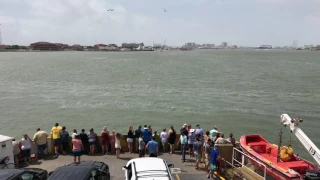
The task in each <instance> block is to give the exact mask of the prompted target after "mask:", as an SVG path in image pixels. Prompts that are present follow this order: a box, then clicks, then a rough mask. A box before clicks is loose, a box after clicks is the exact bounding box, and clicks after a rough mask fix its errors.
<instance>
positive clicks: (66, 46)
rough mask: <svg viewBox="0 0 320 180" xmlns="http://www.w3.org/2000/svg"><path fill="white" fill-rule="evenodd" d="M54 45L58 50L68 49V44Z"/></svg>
mask: <svg viewBox="0 0 320 180" xmlns="http://www.w3.org/2000/svg"><path fill="white" fill-rule="evenodd" d="M54 44H55V45H56V46H57V48H58V49H59V50H64V49H67V48H68V44H62V43H54Z"/></svg>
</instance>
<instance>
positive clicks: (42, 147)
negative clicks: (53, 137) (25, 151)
mask: <svg viewBox="0 0 320 180" xmlns="http://www.w3.org/2000/svg"><path fill="white" fill-rule="evenodd" d="M46 148H47V144H42V145H38V155H39V156H40V157H43V155H44V153H43V152H44V150H45V149H46Z"/></svg>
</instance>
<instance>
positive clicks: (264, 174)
mask: <svg viewBox="0 0 320 180" xmlns="http://www.w3.org/2000/svg"><path fill="white" fill-rule="evenodd" d="M236 153H240V154H241V155H242V156H241V159H242V161H241V162H239V161H238V160H237V159H236V158H235V156H236ZM245 157H247V158H249V159H250V160H252V161H255V162H256V163H257V164H259V165H260V166H263V167H264V172H263V177H262V176H261V175H260V174H258V173H256V172H254V171H253V170H252V169H250V168H248V167H247V166H245V164H244V163H245V162H244V160H245ZM234 162H237V163H238V164H240V165H241V167H244V168H247V169H248V170H250V171H252V172H253V173H255V174H256V175H258V176H260V177H262V178H264V179H267V166H266V165H265V164H262V163H261V162H259V161H257V160H256V159H255V158H252V157H251V156H249V155H248V154H245V153H244V152H242V151H240V150H239V149H237V148H233V153H232V166H233V167H235V165H234Z"/></svg>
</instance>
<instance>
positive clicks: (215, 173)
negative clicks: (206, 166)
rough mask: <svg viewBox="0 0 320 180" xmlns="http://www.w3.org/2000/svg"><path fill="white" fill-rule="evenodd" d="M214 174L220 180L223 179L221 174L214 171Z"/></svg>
mask: <svg viewBox="0 0 320 180" xmlns="http://www.w3.org/2000/svg"><path fill="white" fill-rule="evenodd" d="M214 175H216V176H217V177H218V178H220V179H221V180H225V179H224V178H223V177H222V176H220V175H219V174H218V173H217V172H214Z"/></svg>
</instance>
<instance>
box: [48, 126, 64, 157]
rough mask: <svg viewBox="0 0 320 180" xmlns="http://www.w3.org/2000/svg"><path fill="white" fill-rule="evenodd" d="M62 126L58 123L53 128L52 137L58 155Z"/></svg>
mask: <svg viewBox="0 0 320 180" xmlns="http://www.w3.org/2000/svg"><path fill="white" fill-rule="evenodd" d="M61 129H62V127H61V126H59V123H56V124H55V125H54V126H53V127H52V129H51V138H52V139H53V145H54V152H55V155H56V156H59V147H60V143H61V141H60V131H61Z"/></svg>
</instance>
